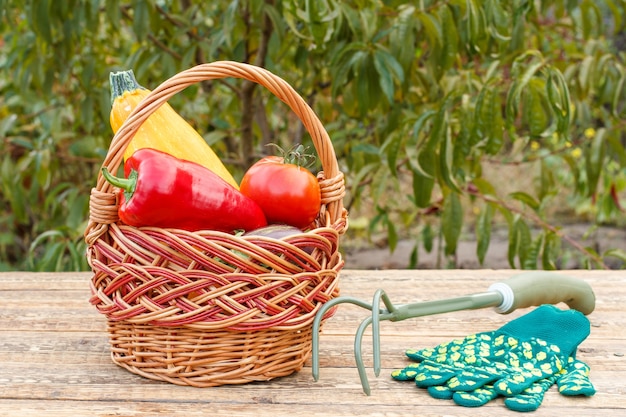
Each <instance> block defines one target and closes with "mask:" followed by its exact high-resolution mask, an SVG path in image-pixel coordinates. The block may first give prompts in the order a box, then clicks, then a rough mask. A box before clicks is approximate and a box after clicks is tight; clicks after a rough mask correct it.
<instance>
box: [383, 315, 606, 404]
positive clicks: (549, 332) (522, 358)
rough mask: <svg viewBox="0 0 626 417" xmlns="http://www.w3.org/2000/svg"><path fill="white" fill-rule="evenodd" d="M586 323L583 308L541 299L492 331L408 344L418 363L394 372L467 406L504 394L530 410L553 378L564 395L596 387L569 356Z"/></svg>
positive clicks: (586, 332) (584, 332) (396, 376)
mask: <svg viewBox="0 0 626 417" xmlns="http://www.w3.org/2000/svg"><path fill="white" fill-rule="evenodd" d="M589 329H590V326H589V321H588V320H587V318H586V317H585V316H584V315H583V314H581V313H579V312H577V311H574V310H566V311H562V310H559V309H557V308H556V307H554V306H552V305H544V306H541V307H539V308H537V309H535V310H534V311H532V312H530V313H528V314H526V315H524V316H522V317H520V318H518V319H516V320H513V321H511V322H510V323H508V324H506V325H504V326H502V327H501V328H500V329H498V330H496V331H492V332H484V333H477V334H474V335H470V336H467V337H465V338H464V339H459V340H453V341H451V342H447V343H443V344H441V345H439V346H437V347H435V348H429V349H421V350H409V351H407V352H406V354H407V356H408V357H409V358H411V359H414V360H416V361H418V362H419V363H414V364H411V365H409V366H407V367H406V368H404V369H400V370H396V371H394V372H393V373H392V377H393V378H394V379H397V380H414V381H415V383H416V385H417V386H418V387H423V388H427V389H428V392H429V393H430V395H431V396H433V397H435V398H446V399H450V398H451V399H453V400H454V401H455V402H456V403H457V404H459V405H463V406H466V407H477V406H480V405H483V404H486V403H487V402H489V401H490V400H492V399H494V398H496V397H497V396H498V395H503V396H505V397H507V399H506V400H505V404H506V406H507V407H509V408H511V409H513V410H517V411H532V410H535V409H537V408H538V407H539V406H540V405H541V401H542V400H543V395H544V393H545V391H546V390H548V389H549V388H550V387H551V386H552V385H553V384H554V383H555V382H558V383H559V389H560V392H561V393H562V394H564V395H593V393H595V390H594V389H593V385H591V383H590V382H589V380H588V378H587V376H588V372H589V368H588V367H587V366H586V365H584V364H583V363H582V362H578V361H575V360H574V359H573V356H574V354H575V351H576V347H577V346H578V345H579V344H580V343H581V342H582V341H583V340H584V339H585V338H586V337H587V336H588V335H589ZM561 387H562V389H561Z"/></svg>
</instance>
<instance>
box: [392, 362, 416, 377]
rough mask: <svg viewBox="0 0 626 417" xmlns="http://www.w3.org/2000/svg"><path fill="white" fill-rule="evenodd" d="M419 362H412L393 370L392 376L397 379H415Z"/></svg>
mask: <svg viewBox="0 0 626 417" xmlns="http://www.w3.org/2000/svg"><path fill="white" fill-rule="evenodd" d="M419 367H420V364H419V363H412V364H410V365H407V366H406V367H405V368H403V369H395V370H394V371H392V372H391V377H392V378H393V379H395V380H396V381H413V380H414V379H415V376H417V374H418V372H419Z"/></svg>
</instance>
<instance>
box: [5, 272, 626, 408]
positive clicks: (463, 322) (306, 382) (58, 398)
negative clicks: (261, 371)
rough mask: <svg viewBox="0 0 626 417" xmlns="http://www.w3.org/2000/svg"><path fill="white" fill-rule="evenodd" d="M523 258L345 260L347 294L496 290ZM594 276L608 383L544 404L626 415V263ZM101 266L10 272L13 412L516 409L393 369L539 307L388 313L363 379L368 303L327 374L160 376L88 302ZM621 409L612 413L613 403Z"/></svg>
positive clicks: (600, 357)
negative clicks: (215, 379)
mask: <svg viewBox="0 0 626 417" xmlns="http://www.w3.org/2000/svg"><path fill="white" fill-rule="evenodd" d="M517 273H519V271H513V270H412V271H408V270H406V271H404V270H385V271H359V270H344V271H342V275H341V289H342V294H343V295H352V296H355V297H358V298H362V299H366V300H370V299H371V297H372V295H373V293H374V291H375V290H376V289H378V288H383V289H384V290H385V291H386V292H387V293H388V294H389V295H390V297H391V299H392V301H393V302H394V303H407V302H416V301H431V300H439V299H445V298H450V297H457V296H462V295H467V294H472V293H477V292H483V291H486V290H487V288H488V287H489V285H491V284H492V283H494V282H497V281H501V280H504V279H506V278H508V277H510V276H512V275H514V274H517ZM560 273H564V274H567V275H570V276H575V277H579V278H581V279H583V280H585V281H587V282H588V283H589V284H590V285H591V286H592V288H593V290H594V292H595V294H596V297H597V302H596V309H595V311H594V312H593V313H592V314H591V315H590V316H589V319H590V321H591V323H592V330H591V335H590V337H589V338H588V339H587V340H585V341H584V342H583V344H582V345H581V346H580V348H579V353H578V358H579V359H581V360H583V361H585V362H587V363H588V364H589V365H590V367H591V380H592V382H593V383H594V385H595V387H596V389H597V394H596V395H595V396H593V397H590V398H567V397H563V396H561V395H560V394H558V392H557V391H556V388H554V387H553V388H552V389H551V390H550V391H549V392H548V393H547V394H546V397H545V399H544V402H543V405H542V406H541V407H540V408H539V410H538V411H536V412H535V413H534V414H533V415H537V416H557V415H558V416H562V415H570V416H600V415H603V416H604V415H611V416H612V417H613V416H614V417H617V416H626V359H625V358H624V354H626V331H625V330H626V274H625V273H624V272H623V271H561V272H560ZM89 278H90V274H89V273H24V272H6V273H0V415H1V416H20V417H24V416H46V417H49V416H52V417H53V416H90V417H94V416H156V415H159V416H186V417H190V416H208V415H211V416H222V415H223V416H265V415H268V416H270V415H271V416H273V417H277V416H293V415H296V416H307V417H310V416H318V415H323V416H326V415H328V416H343V415H360V416H366V415H367V416H387V415H389V416H402V415H406V416H477V417H478V416H480V417H484V416H504V415H520V414H519V413H517V412H513V411H509V410H508V409H506V408H505V407H504V405H503V402H502V399H497V400H495V401H492V402H491V403H489V404H488V405H486V406H483V407H481V408H476V409H473V408H464V407H460V406H457V405H455V404H454V403H452V402H450V401H445V400H436V399H433V398H431V397H429V395H428V394H427V393H426V391H425V390H421V389H418V388H416V387H415V386H414V384H412V383H410V382H405V383H401V382H396V381H393V380H392V379H391V378H390V376H389V374H390V372H391V371H392V370H393V369H395V368H399V367H403V366H404V365H406V364H407V363H408V360H406V359H405V357H404V353H403V352H404V350H405V349H407V348H419V347H428V346H434V345H436V344H438V343H441V342H444V341H447V340H450V339H453V338H458V337H461V336H464V335H467V334H470V333H474V332H479V331H488V330H493V329H496V328H498V327H500V326H501V325H503V324H504V323H506V322H507V321H509V320H512V319H513V318H515V317H518V316H520V315H522V314H523V313H525V312H527V311H529V310H517V311H515V312H513V313H511V314H509V315H500V314H497V313H496V312H495V310H494V309H491V308H486V309H480V310H473V311H459V312H455V313H446V314H441V315H436V316H427V317H421V318H416V319H410V320H406V321H402V322H397V323H391V322H383V323H382V325H381V332H382V341H381V347H382V366H383V370H382V372H381V375H380V376H379V377H375V376H374V374H373V371H372V370H371V364H372V361H371V352H372V350H371V345H370V341H369V340H370V339H367V338H366V339H365V340H364V345H363V346H364V355H365V358H366V363H367V365H368V376H369V380H370V384H371V388H372V394H371V396H366V395H365V394H364V393H363V392H362V389H361V384H360V380H359V377H358V373H357V369H356V367H355V363H354V357H353V340H354V332H355V330H356V327H357V325H358V324H359V323H360V321H361V320H362V319H363V318H365V317H366V316H367V315H368V313H367V312H366V311H365V310H362V309H359V308H357V307H354V306H348V305H342V306H340V307H339V309H338V311H337V313H336V315H335V316H333V317H332V318H331V319H330V320H329V321H328V322H327V323H326V325H325V327H324V331H323V333H322V335H321V338H320V343H321V344H320V364H321V369H320V379H319V381H318V382H315V381H314V379H313V377H312V374H311V367H310V361H309V362H308V363H307V365H306V366H305V367H304V369H302V370H301V371H300V372H297V373H295V374H292V375H290V376H287V377H284V378H279V379H275V380H272V381H269V382H263V383H251V384H247V385H233V386H221V387H214V388H193V387H182V386H176V385H171V384H168V383H163V382H156V381H152V380H148V379H145V378H143V377H140V376H137V375H134V374H131V373H130V372H128V371H126V370H124V369H122V368H120V367H118V366H117V365H115V364H113V363H112V362H111V359H110V356H109V346H108V335H107V333H106V323H105V319H104V317H103V316H101V315H100V314H98V313H97V312H96V310H95V308H94V307H93V306H91V305H90V304H89V303H88V301H87V300H88V297H89V287H88V281H89ZM607 413H610V414H607Z"/></svg>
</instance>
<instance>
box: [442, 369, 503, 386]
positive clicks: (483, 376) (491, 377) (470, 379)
mask: <svg viewBox="0 0 626 417" xmlns="http://www.w3.org/2000/svg"><path fill="white" fill-rule="evenodd" d="M502 376H503V374H502V373H501V372H499V371H498V369H497V367H495V366H488V367H485V368H469V367H468V368H465V369H464V370H463V371H461V372H459V373H458V374H457V375H456V376H455V377H453V378H451V379H450V380H449V381H448V384H447V385H448V387H450V389H452V390H453V391H473V390H475V389H478V388H481V387H483V386H485V385H487V384H492V383H493V382H494V381H497V380H499V379H501V378H502Z"/></svg>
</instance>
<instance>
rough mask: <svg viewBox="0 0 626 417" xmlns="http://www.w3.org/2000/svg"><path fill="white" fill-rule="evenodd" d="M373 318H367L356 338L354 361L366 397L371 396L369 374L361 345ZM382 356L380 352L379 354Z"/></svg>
mask: <svg viewBox="0 0 626 417" xmlns="http://www.w3.org/2000/svg"><path fill="white" fill-rule="evenodd" d="M372 320H373V319H372V317H371V316H370V317H366V318H365V320H363V321H362V322H361V324H360V325H359V327H358V328H357V331H356V335H355V336H354V359H355V361H356V367H357V369H358V371H359V378H360V379H361V386H362V387H363V392H365V394H366V395H370V394H371V390H370V383H369V381H368V379H367V372H366V371H365V364H364V363H363V355H362V353H361V345H362V342H363V333H365V329H366V328H367V326H369V324H370V323H372ZM378 353H379V354H380V351H379V352H378Z"/></svg>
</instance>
